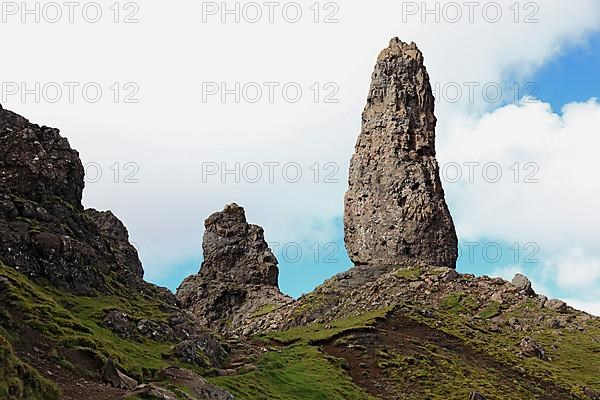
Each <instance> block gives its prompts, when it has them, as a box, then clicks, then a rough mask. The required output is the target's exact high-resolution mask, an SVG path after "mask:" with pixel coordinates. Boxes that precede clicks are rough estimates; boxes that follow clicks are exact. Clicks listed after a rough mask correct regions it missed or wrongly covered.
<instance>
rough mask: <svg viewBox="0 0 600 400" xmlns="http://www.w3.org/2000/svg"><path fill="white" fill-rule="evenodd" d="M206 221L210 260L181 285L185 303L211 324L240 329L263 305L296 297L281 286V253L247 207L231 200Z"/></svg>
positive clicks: (179, 293)
mask: <svg viewBox="0 0 600 400" xmlns="http://www.w3.org/2000/svg"><path fill="white" fill-rule="evenodd" d="M204 225H205V228H206V231H205V233H204V240H203V243H202V249H203V250H204V262H203V263H202V267H201V269H200V272H199V273H198V274H197V275H192V276H189V277H188V278H186V279H185V280H184V281H183V283H182V284H181V286H180V287H179V288H178V289H177V299H178V301H179V302H180V304H181V305H182V307H184V308H186V309H187V310H188V311H190V312H191V313H192V314H193V315H194V316H195V317H196V318H197V319H198V320H199V321H200V322H201V323H203V324H206V325H208V326H210V327H211V328H215V329H219V330H221V331H237V330H243V327H244V325H245V323H246V320H247V319H250V318H251V317H252V316H253V314H255V313H257V312H258V311H260V310H261V308H263V307H267V306H268V307H276V306H279V305H283V304H287V303H289V302H290V301H291V300H292V299H291V298H290V297H288V296H285V295H283V294H282V293H281V292H280V291H279V287H278V276H279V269H278V268H277V259H276V258H275V256H274V255H273V253H272V252H271V250H270V249H269V246H268V245H267V242H266V241H265V239H264V234H263V229H262V228H261V227H259V226H257V225H251V224H248V223H247V222H246V215H245V213H244V209H243V208H242V207H240V206H238V205H237V204H230V205H227V206H226V207H225V209H224V210H223V211H221V212H217V213H214V214H213V215H211V216H210V217H208V219H207V220H206V222H205V223H204Z"/></svg>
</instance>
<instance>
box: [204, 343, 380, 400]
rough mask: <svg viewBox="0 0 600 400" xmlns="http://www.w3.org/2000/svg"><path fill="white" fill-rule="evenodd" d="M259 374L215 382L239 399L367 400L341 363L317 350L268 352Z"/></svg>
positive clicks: (297, 347) (302, 348) (295, 347)
mask: <svg viewBox="0 0 600 400" xmlns="http://www.w3.org/2000/svg"><path fill="white" fill-rule="evenodd" d="M257 366H258V371H254V372H250V373H247V374H243V375H238V376H226V377H219V378H214V379H212V383H214V384H216V385H218V386H221V387H223V388H225V389H227V390H229V391H230V392H231V393H232V394H233V395H235V396H236V399H239V400H284V399H285V400H309V399H310V400H320V399H322V400H354V399H356V400H368V399H372V397H370V396H369V395H368V394H367V393H366V392H364V391H363V390H362V389H360V388H359V387H357V386H355V385H354V384H353V383H352V381H351V379H350V377H349V376H348V375H347V374H346V372H345V371H344V369H343V367H344V365H343V362H342V360H339V359H334V358H332V357H328V356H327V355H325V354H323V353H322V352H321V351H320V350H319V348H318V347H314V346H310V345H307V344H306V343H302V344H295V345H292V346H288V347H285V348H283V349H281V350H278V351H269V352H268V353H266V354H265V355H264V356H263V357H262V358H261V359H260V360H259V362H258V365H257Z"/></svg>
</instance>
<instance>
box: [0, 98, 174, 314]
mask: <svg viewBox="0 0 600 400" xmlns="http://www.w3.org/2000/svg"><path fill="white" fill-rule="evenodd" d="M83 174H84V171H83V166H82V164H81V160H80V159H79V153H77V151H75V150H73V149H72V148H71V147H70V146H69V142H68V141H67V139H65V138H64V137H62V136H61V135H60V134H59V130H58V129H54V128H49V127H46V126H39V125H36V124H32V123H30V122H29V121H28V120H27V119H25V118H23V117H22V116H20V115H17V114H15V113H13V112H11V111H8V110H4V109H3V108H2V107H0V261H2V262H4V263H5V264H7V265H8V266H11V267H13V268H15V269H17V270H19V271H20V272H22V273H24V274H26V275H27V276H29V277H31V278H33V279H38V278H43V279H46V280H48V281H49V282H50V283H52V284H53V285H54V286H56V287H58V288H61V289H64V290H68V291H70V292H72V293H75V294H85V295H93V294H95V293H110V292H112V291H114V290H115V289H116V288H117V286H118V283H121V284H124V285H125V286H127V287H134V288H138V287H139V286H140V285H143V281H142V277H143V274H144V271H143V269H142V264H141V262H140V260H139V258H138V254H137V251H136V249H135V248H134V247H133V246H132V245H131V244H130V243H129V238H128V233H127V229H126V228H125V226H124V225H123V224H122V223H121V221H119V219H118V218H117V217H115V216H114V215H113V214H112V213H111V212H110V211H107V212H99V211H96V210H93V209H88V210H84V208H83V206H82V204H81V197H82V193H83V187H84V181H83ZM111 279H114V280H115V281H116V282H110V280H111ZM114 283H117V286H114V285H113V284H114ZM171 300H172V301H173V302H174V299H173V298H172V295H171Z"/></svg>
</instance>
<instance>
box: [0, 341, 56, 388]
mask: <svg viewBox="0 0 600 400" xmlns="http://www.w3.org/2000/svg"><path fill="white" fill-rule="evenodd" d="M0 398H1V399H7V400H13V399H31V400H55V399H58V390H57V389H56V387H55V386H54V385H53V384H52V383H50V382H48V381H47V380H45V379H44V378H42V377H41V376H40V374H39V373H38V372H37V371H36V370H35V369H33V368H31V367H30V366H29V365H27V364H25V363H23V362H22V361H21V360H19V359H18V358H17V356H16V355H15V354H14V352H13V349H12V346H11V345H10V343H9V342H8V341H7V340H6V339H5V338H4V337H2V336H0Z"/></svg>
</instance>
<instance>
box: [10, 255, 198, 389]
mask: <svg viewBox="0 0 600 400" xmlns="http://www.w3.org/2000/svg"><path fill="white" fill-rule="evenodd" d="M0 276H3V277H5V278H8V280H9V281H10V284H9V285H7V286H8V287H7V290H6V291H4V292H3V293H0V300H1V301H2V303H3V304H7V305H10V308H9V309H10V310H12V311H13V312H17V313H18V315H19V319H20V320H21V321H22V323H24V324H26V325H28V326H29V327H31V328H33V329H35V330H36V331H37V332H39V333H40V334H42V335H43V336H44V337H46V338H48V339H49V340H51V341H53V342H55V343H56V344H57V345H58V346H60V347H64V348H71V349H78V350H83V351H86V352H90V353H92V354H95V355H96V356H97V357H98V358H99V359H100V360H106V359H107V358H108V357H110V358H112V359H113V360H114V361H115V362H116V363H117V364H118V366H119V368H120V369H121V370H123V371H124V372H126V373H127V374H128V375H130V376H133V377H135V378H137V379H139V380H142V381H143V380H145V379H148V378H152V377H153V376H154V375H155V373H156V372H157V371H159V370H160V369H162V368H164V367H167V366H169V365H173V364H175V365H177V364H179V362H178V361H177V360H175V359H173V358H171V356H170V353H171V350H172V347H173V343H162V342H156V341H153V340H150V339H147V338H144V337H136V338H135V339H123V338H121V337H120V336H118V335H117V334H115V333H114V332H112V331H111V330H110V329H108V328H106V327H104V325H103V323H102V320H103V318H104V315H105V313H106V311H108V310H112V309H117V310H120V311H123V312H125V313H127V314H128V315H130V316H131V317H132V319H136V318H145V319H149V320H154V321H165V320H166V319H167V318H168V315H169V314H168V311H169V306H167V305H165V304H164V303H161V302H160V301H159V300H156V299H153V298H150V296H149V295H142V294H131V293H124V296H98V297H81V296H73V295H70V294H66V293H63V292H60V291H59V290H57V289H55V288H53V287H50V286H45V285H40V284H36V283H33V282H31V281H29V280H28V279H27V278H26V277H25V276H23V275H21V274H20V273H18V272H16V271H15V270H13V269H12V268H9V267H6V266H3V265H1V264H0ZM125 296H127V297H125ZM3 321H4V322H3ZM0 324H2V325H3V326H2V327H3V330H4V331H5V332H9V333H10V332H11V331H13V330H14V326H10V325H11V324H14V320H12V319H10V318H8V319H7V318H6V317H4V318H3V317H2V316H0ZM11 337H13V338H15V339H18V333H16V334H13V335H11ZM185 367H186V368H188V369H194V370H196V371H197V372H202V373H204V372H206V370H199V369H198V367H197V366H192V365H186V366H185Z"/></svg>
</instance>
